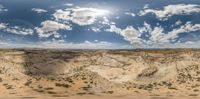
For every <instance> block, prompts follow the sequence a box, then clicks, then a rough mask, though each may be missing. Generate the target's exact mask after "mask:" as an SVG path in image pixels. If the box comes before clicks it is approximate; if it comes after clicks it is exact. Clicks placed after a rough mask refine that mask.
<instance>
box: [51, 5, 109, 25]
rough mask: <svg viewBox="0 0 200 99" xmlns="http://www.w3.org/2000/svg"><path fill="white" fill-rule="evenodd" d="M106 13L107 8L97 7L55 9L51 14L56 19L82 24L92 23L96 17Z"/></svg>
mask: <svg viewBox="0 0 200 99" xmlns="http://www.w3.org/2000/svg"><path fill="white" fill-rule="evenodd" d="M108 13H109V11H108V10H103V9H97V8H68V9H65V10H61V9H59V10H56V12H55V13H54V14H53V16H54V17H55V19H57V20H64V21H72V22H73V23H75V24H78V25H81V26H84V25H91V24H93V23H94V22H95V21H96V18H98V17H100V16H104V15H106V14H108Z"/></svg>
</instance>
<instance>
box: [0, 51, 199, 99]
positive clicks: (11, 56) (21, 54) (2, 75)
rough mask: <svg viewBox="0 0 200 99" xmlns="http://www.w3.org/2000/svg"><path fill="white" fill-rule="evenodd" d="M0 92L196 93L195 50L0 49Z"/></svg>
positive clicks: (16, 94)
mask: <svg viewBox="0 0 200 99" xmlns="http://www.w3.org/2000/svg"><path fill="white" fill-rule="evenodd" d="M0 89H1V92H0V96H2V97H3V96H11V97H27V96H34V97H37V96H52V97H68V96H75V95H100V96H101V95H106V96H144V95H146V96H152V97H154V96H155V97H156V96H165V97H173V96H177V97H183V96H188V97H199V91H200V50H192V49H186V50H183V49H176V50H133V51H119V50H113V51H107V50H98V51H93V50H86V51H84V50H82V51H63V50H1V51H0Z"/></svg>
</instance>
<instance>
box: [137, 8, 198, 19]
mask: <svg viewBox="0 0 200 99" xmlns="http://www.w3.org/2000/svg"><path fill="white" fill-rule="evenodd" d="M198 12H200V6H199V5H196V4H176V5H168V6H165V7H164V9H163V10H157V9H149V8H146V9H144V10H143V11H140V13H139V15H140V16H143V15H146V14H148V13H153V14H155V15H156V17H157V18H158V19H160V20H162V19H164V20H167V19H168V18H169V17H171V16H173V15H190V14H192V13H198Z"/></svg>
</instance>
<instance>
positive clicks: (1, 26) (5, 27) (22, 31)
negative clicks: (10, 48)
mask: <svg viewBox="0 0 200 99" xmlns="http://www.w3.org/2000/svg"><path fill="white" fill-rule="evenodd" d="M0 30H1V31H4V32H8V33H13V34H18V35H32V34H33V33H34V30H33V29H27V28H23V27H20V26H9V24H6V23H0Z"/></svg>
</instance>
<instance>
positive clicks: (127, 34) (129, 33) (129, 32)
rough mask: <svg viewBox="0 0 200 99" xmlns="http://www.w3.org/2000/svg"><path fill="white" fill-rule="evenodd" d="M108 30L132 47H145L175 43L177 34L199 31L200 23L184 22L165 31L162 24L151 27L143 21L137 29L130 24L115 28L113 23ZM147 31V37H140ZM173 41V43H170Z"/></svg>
mask: <svg viewBox="0 0 200 99" xmlns="http://www.w3.org/2000/svg"><path fill="white" fill-rule="evenodd" d="M106 31H108V32H114V33H117V34H120V35H121V36H123V37H124V39H125V40H127V41H129V42H130V44H132V45H133V46H134V47H145V46H150V45H151V46H158V45H159V46H161V45H163V44H167V45H169V44H176V43H179V42H177V41H176V42H174V41H175V40H176V39H177V38H179V34H182V33H191V32H195V31H200V24H192V23H191V22H187V23H186V24H184V25H182V26H180V27H178V28H174V29H172V31H169V32H166V31H165V30H164V28H163V27H162V26H155V27H153V28H152V27H151V26H150V25H149V24H148V23H146V22H144V26H143V27H138V28H137V29H136V28H134V27H132V26H127V27H126V28H125V29H121V28H117V27H116V26H115V25H110V28H109V29H106ZM144 33H148V35H147V36H146V38H147V39H142V35H143V34H144ZM172 42H173V43H172Z"/></svg>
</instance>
